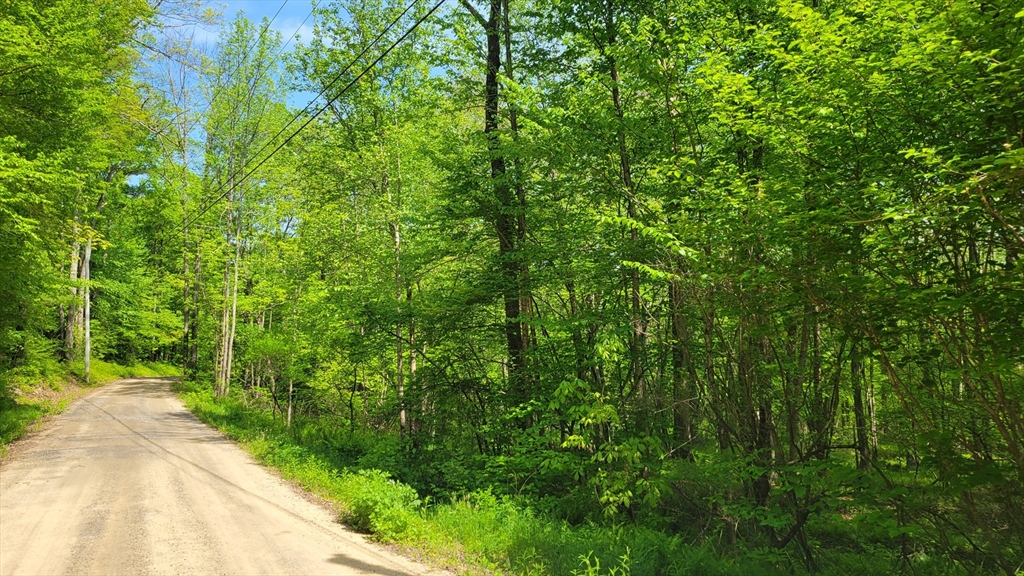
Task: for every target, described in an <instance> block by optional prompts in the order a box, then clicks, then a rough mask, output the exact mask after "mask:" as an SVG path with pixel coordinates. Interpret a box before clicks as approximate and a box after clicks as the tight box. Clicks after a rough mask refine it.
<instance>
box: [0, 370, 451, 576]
mask: <svg viewBox="0 0 1024 576" xmlns="http://www.w3.org/2000/svg"><path fill="white" fill-rule="evenodd" d="M169 384H170V382H169V381H167V380H160V379H136V380H125V381H122V382H118V383H114V384H110V385H107V386H105V387H103V388H101V389H99V390H97V391H95V392H93V393H91V394H89V395H88V396H86V397H85V398H83V399H82V400H79V401H78V402H77V403H76V404H75V405H73V406H72V407H71V408H70V409H69V410H68V411H67V412H65V413H64V414H62V415H60V416H58V417H56V418H54V419H53V421H51V422H49V423H48V424H47V426H46V429H45V430H44V431H43V432H41V433H39V434H38V435H36V436H35V437H34V438H30V439H28V440H26V441H25V442H24V443H22V445H20V446H18V447H17V449H16V450H15V452H14V453H13V454H12V455H11V456H10V457H9V459H8V460H7V461H6V462H5V463H4V464H3V465H2V466H0V575H4V576H6V575H8V574H30V575H43V574H168V575H170V574H247V575H248V574H304V575H314V574H345V575H356V574H383V575H387V576H407V575H419V574H430V573H432V572H431V571H430V570H428V569H427V568H425V567H422V566H418V565H416V564H413V563H412V562H410V561H408V560H405V559H404V558H400V557H398V556H395V555H394V554H390V553H388V551H386V550H384V549H382V548H381V547H379V546H376V545H374V544H372V543H368V542H366V540H365V539H364V538H363V537H362V536H360V535H358V534H354V533H351V532H349V531H347V530H345V529H344V527H342V526H341V525H339V524H338V523H337V522H336V521H335V518H334V516H333V515H332V514H331V513H330V512H328V511H326V510H324V509H322V508H321V507H319V506H317V505H315V504H312V503H310V502H309V501H307V500H306V499H304V498H303V497H302V496H300V495H299V494H297V493H296V492H295V491H294V490H293V489H292V488H291V487H289V486H288V485H287V484H285V483H284V482H282V481H281V480H280V479H279V478H277V477H275V476H274V475H272V474H271V473H269V472H268V471H267V470H265V469H264V468H263V467H261V466H259V465H258V464H256V463H254V462H253V460H252V459H251V458H250V457H249V456H248V455H247V454H245V453H244V452H243V451H242V450H240V449H239V448H238V447H236V446H235V445H234V444H233V443H231V442H230V441H228V440H226V439H225V438H224V437H223V436H222V435H221V434H220V433H219V432H217V431H215V430H212V429H211V428H209V427H207V426H206V425H204V424H203V423H201V422H200V421H199V420H197V419H196V418H195V417H194V416H192V415H191V414H190V413H189V412H188V411H186V410H185V408H184V407H182V405H181V402H179V401H178V399H177V398H176V397H175V396H174V394H173V393H171V391H170V389H169Z"/></svg>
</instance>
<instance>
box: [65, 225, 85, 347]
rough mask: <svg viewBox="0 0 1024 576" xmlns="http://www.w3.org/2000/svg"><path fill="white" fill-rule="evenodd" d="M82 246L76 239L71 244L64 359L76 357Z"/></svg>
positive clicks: (76, 230)
mask: <svg viewBox="0 0 1024 576" xmlns="http://www.w3.org/2000/svg"><path fill="white" fill-rule="evenodd" d="M74 233H75V234H76V235H77V234H78V225H77V224H75V226H74ZM81 249H82V248H81V246H80V245H79V243H78V241H77V240H75V242H74V243H72V245H71V265H70V266H69V271H68V280H69V282H70V283H71V296H72V298H71V303H70V304H68V309H67V314H66V316H65V319H64V359H65V360H68V361H71V360H74V357H75V334H76V333H77V331H78V325H77V324H78V323H77V319H78V308H79V306H78V295H79V290H78V266H79V261H80V258H79V253H80V252H81Z"/></svg>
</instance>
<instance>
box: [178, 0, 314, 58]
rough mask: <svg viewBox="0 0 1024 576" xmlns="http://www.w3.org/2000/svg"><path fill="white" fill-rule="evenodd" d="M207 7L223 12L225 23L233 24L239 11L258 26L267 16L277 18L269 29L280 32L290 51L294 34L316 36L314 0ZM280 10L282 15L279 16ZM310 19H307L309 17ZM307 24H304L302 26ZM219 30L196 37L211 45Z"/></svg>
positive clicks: (250, 0)
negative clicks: (313, 12)
mask: <svg viewBox="0 0 1024 576" xmlns="http://www.w3.org/2000/svg"><path fill="white" fill-rule="evenodd" d="M327 1H328V0H322V2H321V4H327ZM205 5H206V6H209V7H211V8H215V9H217V10H220V11H221V12H222V14H223V21H224V22H230V21H231V20H233V19H234V18H235V15H236V14H238V12H240V11H241V12H244V13H245V17H246V18H248V19H249V20H252V21H253V22H256V23H259V22H260V21H261V20H262V19H263V17H264V16H266V17H267V18H268V19H269V18H274V15H275V14H277V18H276V19H274V21H273V22H272V23H271V25H270V28H271V29H273V30H276V31H278V32H280V33H281V38H282V39H283V40H286V41H288V39H289V38H291V40H290V41H288V45H287V46H285V50H284V51H287V50H288V49H289V48H290V47H291V46H292V45H293V44H295V41H296V38H295V37H293V35H294V34H296V33H298V34H297V36H299V37H301V38H302V40H303V41H304V42H308V41H309V39H310V38H311V37H312V35H313V17H312V16H310V12H311V11H312V10H313V2H312V1H311V0H287V1H285V0H217V1H207V2H205ZM278 10H280V13H278ZM307 17H308V18H307ZM303 21H305V23H303ZM219 28H220V27H219V26H218V27H213V28H210V29H206V30H196V37H197V38H200V39H202V40H207V41H209V42H211V43H212V42H215V41H216V39H217V34H218V32H219V31H220V30H219Z"/></svg>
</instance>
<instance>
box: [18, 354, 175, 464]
mask: <svg viewBox="0 0 1024 576" xmlns="http://www.w3.org/2000/svg"><path fill="white" fill-rule="evenodd" d="M89 372H90V374H89V375H90V378H89V380H90V382H89V384H88V385H85V384H84V382H85V366H84V364H83V363H82V362H75V363H71V364H70V365H65V364H61V363H59V362H57V361H56V360H52V361H47V362H37V363H34V364H32V365H31V367H30V368H16V369H13V370H9V371H8V372H6V373H5V374H2V375H0V459H2V458H5V457H6V456H7V450H8V445H10V443H11V442H13V441H15V440H17V439H19V438H22V437H23V436H25V434H27V433H28V432H29V431H30V430H31V429H32V427H33V426H34V425H35V424H36V423H37V422H38V421H39V420H40V419H41V418H43V417H45V416H50V415H53V414H60V413H61V412H63V411H64V410H66V409H67V407H68V406H70V405H71V403H72V402H74V401H75V400H77V399H78V398H79V397H81V396H82V395H83V394H85V393H86V392H88V391H89V390H91V389H92V388H95V387H97V386H102V385H104V384H108V383H110V382H113V381H115V380H119V379H121V378H130V377H149V376H177V375H179V374H180V373H181V370H180V369H179V368H177V367H175V366H171V365H169V364H162V363H159V362H140V363H136V364H133V365H130V366H122V365H120V364H115V363H113V362H105V361H103V360H93V361H92V363H91V366H90V370H89Z"/></svg>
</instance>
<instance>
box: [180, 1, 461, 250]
mask: <svg viewBox="0 0 1024 576" xmlns="http://www.w3.org/2000/svg"><path fill="white" fill-rule="evenodd" d="M444 3H445V0H438V2H437V3H436V4H434V7H433V8H431V9H430V10H429V11H428V12H427V13H426V14H424V15H423V16H422V17H420V18H419V20H417V21H416V22H415V23H414V24H413V25H412V26H411V27H410V28H409V29H408V30H406V31H405V33H404V34H402V35H401V36H400V37H399V38H398V39H397V40H395V41H394V42H393V43H392V44H391V45H390V46H388V48H387V49H386V50H385V51H384V52H382V53H381V55H380V56H378V57H377V59H376V60H374V61H373V62H372V63H370V64H369V65H368V66H366V67H365V68H363V71H362V72H360V73H359V74H358V75H357V76H356V77H355V78H353V79H352V80H350V81H349V83H348V84H346V85H345V87H344V88H342V89H341V91H339V92H338V93H337V94H335V95H334V96H332V97H330V98H328V100H327V103H326V104H324V105H323V106H322V107H321V108H320V109H318V110H317V111H316V112H315V113H314V114H313V115H312V116H310V117H309V118H308V119H307V120H306V121H305V122H304V123H303V124H302V126H299V128H298V129H297V130H295V132H292V133H291V134H290V135H289V136H288V137H287V138H285V139H284V141H283V142H281V143H280V144H279V145H278V146H277V147H276V148H274V149H273V150H272V151H271V152H270V154H268V155H267V156H265V157H264V158H263V159H262V160H260V161H259V162H258V163H257V164H256V165H255V166H253V168H252V169H251V170H248V171H246V167H247V166H248V163H246V165H243V166H242V168H241V169H240V170H239V171H238V172H236V173H235V174H232V175H231V176H229V177H228V178H227V179H226V180H225V181H224V183H223V184H221V185H220V186H219V187H218V188H217V190H215V191H214V193H215V194H216V193H217V192H218V191H220V190H221V189H222V188H224V187H225V186H226V185H227V184H228V183H229V182H231V186H230V188H228V189H227V190H225V191H224V192H223V193H221V194H220V195H219V196H217V197H216V198H215V199H214V200H213V201H212V202H210V203H209V204H207V205H206V206H205V207H203V208H202V209H200V211H199V213H198V214H196V215H194V216H193V217H192V218H190V219H189V220H188V221H186V222H185V224H184V225H183V226H182V230H184V229H186V228H188V226H189V225H191V224H193V223H194V222H196V221H197V220H198V219H199V218H201V217H202V216H203V214H206V213H207V212H208V211H209V210H210V208H212V207H213V206H215V205H216V204H217V203H218V202H220V201H221V200H223V199H224V198H226V197H227V195H228V194H230V193H231V192H233V191H234V189H235V188H237V187H238V186H239V185H240V184H241V183H242V182H244V181H245V179H246V178H248V177H249V176H251V175H252V174H253V173H254V172H255V171H256V170H258V169H259V168H260V167H261V166H263V164H265V163H266V162H267V161H268V160H270V158H272V157H273V156H274V154H276V153H277V152H278V151H280V150H281V149H282V148H284V147H285V146H286V145H287V144H288V143H289V142H291V140H292V138H294V137H295V136H297V135H298V133H299V132H301V131H302V130H303V129H304V128H305V127H306V126H309V124H310V123H311V122H313V120H316V119H317V117H319V116H320V114H323V112H324V111H325V110H327V108H329V107H330V106H331V104H333V103H334V101H335V100H337V99H338V98H340V97H341V96H343V95H344V94H345V93H346V92H348V91H349V89H351V88H352V86H355V84H356V82H358V81H359V80H360V79H361V78H362V77H363V76H365V75H366V74H367V73H368V72H369V71H370V70H371V69H373V68H374V67H375V66H376V65H377V64H379V63H380V62H381V60H383V59H384V58H385V57H386V56H387V55H388V54H390V53H391V51H392V50H394V49H395V47H397V46H398V45H399V44H401V43H402V42H403V41H405V39H406V38H408V37H409V35H410V34H412V33H413V32H414V31H415V30H416V29H417V28H419V26H420V24H422V23H423V22H424V21H425V20H426V19H427V18H429V17H430V16H432V15H433V14H434V12H436V11H437V9H438V8H440V7H441V5H442V4H444ZM413 5H415V0H413V2H411V3H410V4H409V5H408V6H406V8H405V10H403V11H402V13H401V14H399V15H398V17H397V18H395V19H394V20H392V22H391V23H390V24H388V26H387V27H386V28H385V29H384V30H382V31H381V33H380V34H378V35H377V37H376V38H374V40H373V41H372V42H371V43H370V44H368V45H367V46H366V47H365V48H363V50H362V51H361V52H360V53H359V54H358V55H357V56H356V57H355V58H353V59H352V61H351V62H349V63H348V65H346V66H345V67H344V68H343V69H342V70H341V72H339V73H338V75H337V76H335V77H334V79H333V80H331V82H330V83H329V84H327V86H325V87H324V89H323V90H321V91H320V93H319V94H318V95H317V96H316V97H314V98H313V99H312V100H311V101H310V103H309V104H307V105H306V107H305V108H303V109H302V110H301V111H299V112H298V113H297V114H296V115H295V116H294V117H293V118H292V119H291V120H289V121H288V123H287V124H285V126H284V127H283V128H281V130H279V131H278V132H277V134H275V135H274V136H272V137H271V138H269V139H268V140H267V142H266V143H265V144H264V145H263V147H262V148H260V149H259V150H257V151H256V153H255V154H253V156H254V157H255V156H258V155H259V154H260V152H262V151H263V150H266V149H267V147H268V146H270V143H271V142H273V140H274V139H275V138H277V137H278V136H280V135H281V134H282V133H284V131H285V130H287V128H288V127H289V126H291V125H292V123H294V122H295V121H296V120H297V119H298V118H299V117H300V116H301V115H302V113H303V112H305V111H306V110H308V109H309V107H310V106H312V105H313V104H314V103H315V102H316V100H317V98H320V97H321V96H323V95H325V94H326V93H327V91H328V90H330V88H331V87H332V86H334V84H336V83H337V82H338V80H340V79H341V77H342V76H344V75H345V73H346V72H348V71H349V69H351V68H352V66H354V65H355V64H356V62H358V61H359V59H360V58H362V57H363V55H364V54H366V52H368V51H369V49H370V48H372V47H373V46H375V45H376V44H377V43H378V42H379V41H380V40H381V38H383V37H384V35H385V34H387V33H388V31H390V30H391V28H392V27H394V25H395V23H397V22H398V21H399V20H400V19H401V18H402V17H403V16H404V15H405V14H406V13H407V12H408V11H409V10H410V9H411V8H412V7H413ZM242 172H244V173H243V174H242V176H241V177H240V178H238V179H237V180H235V179H234V176H235V175H236V174H238V173H242Z"/></svg>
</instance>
